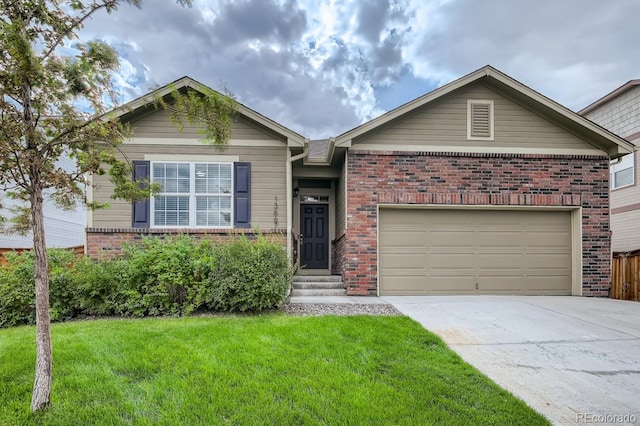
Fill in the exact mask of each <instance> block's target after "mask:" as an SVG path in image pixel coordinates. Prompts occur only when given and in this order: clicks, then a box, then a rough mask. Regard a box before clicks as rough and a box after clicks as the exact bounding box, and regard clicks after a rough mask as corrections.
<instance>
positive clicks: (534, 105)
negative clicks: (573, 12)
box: [335, 65, 634, 158]
mask: <svg viewBox="0 0 640 426" xmlns="http://www.w3.org/2000/svg"><path fill="white" fill-rule="evenodd" d="M479 81H482V82H483V83H484V84H486V85H487V86H489V87H490V88H491V89H492V90H495V91H496V92H498V93H500V94H503V95H505V96H506V97H508V98H509V99H511V100H513V101H516V102H518V103H519V104H521V105H523V106H525V107H527V108H528V109H530V110H532V111H536V112H538V113H539V114H540V115H542V116H544V117H546V118H547V119H549V120H552V121H553V122H555V123H556V124H557V125H559V126H561V127H563V128H565V129H566V130H568V131H570V132H572V133H573V134H575V135H576V136H578V137H581V138H583V139H584V140H586V141H587V142H589V143H591V144H592V145H594V146H596V147H598V148H599V149H602V150H604V151H605V152H607V153H608V154H609V156H611V157H612V158H617V157H620V156H622V155H625V154H628V153H631V152H633V148H634V146H633V145H632V144H630V143H629V142H627V141H626V140H624V139H622V138H621V137H619V136H617V135H615V134H613V133H611V132H609V131H608V130H606V129H605V128H603V127H601V126H599V125H597V124H595V123H593V122H591V121H590V120H588V119H586V118H584V117H582V116H580V115H578V114H576V113H575V112H573V111H571V110H570V109H568V108H566V107H564V106H562V105H560V104H559V103H557V102H555V101H553V100H551V99H549V98H547V97H546V96H544V95H542V94H540V93H538V92H536V91H535V90H533V89H531V88H529V87H527V86H525V85H524V84H522V83H520V82H518V81H516V80H514V79H513V78H511V77H509V76H508V75H506V74H504V73H502V72H500V71H498V70H497V69H495V68H493V67H491V66H490V65H487V66H484V67H482V68H480V69H478V70H477V71H474V72H472V73H471V74H467V75H466V76H464V77H461V78H459V79H458V80H455V81H453V82H452V83H449V84H446V85H444V86H442V87H440V88H438V89H436V90H434V91H432V92H430V93H427V94H426V95H423V96H421V97H419V98H416V99H414V100H412V101H410V102H407V103H406V104H404V105H401V106H400V107H398V108H395V109H393V110H391V111H389V112H387V113H386V114H383V115H381V116H379V117H377V118H374V119H373V120H371V121H368V122H366V123H364V124H362V125H360V126H358V127H356V128H354V129H352V130H349V131H348V132H345V133H343V134H341V135H340V136H338V137H336V140H335V145H336V146H345V147H348V146H351V142H352V140H353V139H354V138H357V137H359V136H362V135H364V134H366V133H369V132H371V131H374V130H376V129H378V128H379V127H380V126H383V125H385V124H387V123H389V122H391V121H393V120H395V119H397V118H399V117H401V116H403V115H405V114H408V113H410V112H411V111H414V110H416V109H418V108H421V107H423V106H425V105H428V104H430V103H432V102H435V101H436V100H438V99H441V98H442V97H444V96H446V95H448V94H450V93H452V92H454V91H456V90H459V89H461V88H463V87H466V86H469V85H471V84H473V83H475V82H479Z"/></svg>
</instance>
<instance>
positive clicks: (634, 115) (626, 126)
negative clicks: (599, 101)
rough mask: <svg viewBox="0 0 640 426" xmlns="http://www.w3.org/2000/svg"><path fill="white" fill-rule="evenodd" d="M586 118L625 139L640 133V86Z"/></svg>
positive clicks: (587, 115)
mask: <svg viewBox="0 0 640 426" xmlns="http://www.w3.org/2000/svg"><path fill="white" fill-rule="evenodd" d="M585 117H587V118H588V119H589V120H591V121H593V122H595V123H598V124H599V125H601V126H602V127H604V128H605V129H608V130H610V131H612V132H613V133H616V134H618V135H620V136H622V137H623V138H624V137H627V136H629V135H633V134H634V133H638V132H640V86H635V87H632V88H631V89H629V90H627V91H626V92H624V93H623V94H621V95H619V96H617V97H616V98H614V99H612V100H610V101H609V102H607V103H606V104H604V105H601V106H599V107H598V108H596V109H595V110H593V111H591V112H589V113H587V114H585Z"/></svg>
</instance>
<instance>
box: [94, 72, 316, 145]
mask: <svg viewBox="0 0 640 426" xmlns="http://www.w3.org/2000/svg"><path fill="white" fill-rule="evenodd" d="M183 88H191V89H194V90H197V91H198V92H201V93H205V92H206V91H208V90H213V89H210V88H209V87H207V86H206V85H204V84H202V83H200V82H198V81H196V80H194V79H192V78H191V77H187V76H185V77H182V78H179V79H178V80H176V81H174V82H172V83H169V84H167V85H165V86H162V87H160V88H158V89H156V90H153V91H151V92H149V93H147V94H146V95H143V96H140V97H139V98H136V99H134V100H132V101H130V102H127V103H126V104H124V105H121V106H120V107H118V108H115V109H114V110H112V111H110V112H108V113H106V114H105V117H107V118H108V119H118V118H120V117H122V116H123V115H125V114H128V113H131V112H134V111H136V110H138V109H140V108H144V107H147V106H149V105H151V104H153V103H154V102H155V99H156V98H162V97H164V96H167V95H169V94H170V93H171V92H172V91H173V90H179V89H183ZM237 104H238V113H240V114H242V115H244V116H246V117H248V118H250V119H251V120H253V121H255V122H257V123H259V124H261V125H262V126H264V127H266V128H268V129H270V130H272V131H274V132H276V133H278V134H280V135H282V136H283V137H284V139H285V140H286V142H287V146H289V147H302V146H304V141H305V138H304V136H302V135H300V134H298V133H296V132H294V131H293V130H290V129H288V128H286V127H284V126H282V125H281V124H278V123H276V122H275V121H273V120H271V119H269V118H267V117H265V116H264V115H262V114H260V113H259V112H257V111H254V110H252V109H251V108H249V107H247V106H246V105H243V104H241V103H240V102H238V103H237Z"/></svg>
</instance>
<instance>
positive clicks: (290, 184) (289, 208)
mask: <svg viewBox="0 0 640 426" xmlns="http://www.w3.org/2000/svg"><path fill="white" fill-rule="evenodd" d="M308 154H309V139H305V141H304V150H303V151H302V154H298V155H296V156H293V157H292V156H291V150H290V149H287V257H288V258H289V259H291V257H292V255H293V253H292V250H293V247H292V246H291V237H292V235H291V232H292V230H293V167H292V163H293V162H294V161H298V160H300V159H302V158H305V157H306V156H307V155H308Z"/></svg>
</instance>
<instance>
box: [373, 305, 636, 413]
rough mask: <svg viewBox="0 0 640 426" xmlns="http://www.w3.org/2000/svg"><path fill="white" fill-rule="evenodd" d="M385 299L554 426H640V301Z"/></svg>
mask: <svg viewBox="0 0 640 426" xmlns="http://www.w3.org/2000/svg"><path fill="white" fill-rule="evenodd" d="M381 299H383V300H386V301H387V302H389V303H391V304H393V305H394V306H395V307H396V308H397V309H398V310H400V311H401V312H402V313H404V314H405V315H407V316H409V317H411V318H413V319H414V320H416V321H418V322H419V323H420V324H422V325H423V326H424V327H425V328H427V329H428V330H430V331H432V332H433V333H435V334H437V335H439V336H440V337H441V338H442V339H443V340H444V341H445V342H446V343H447V344H448V345H449V346H450V347H451V348H452V349H453V350H455V351H456V352H457V353H458V354H460V356H462V358H464V359H465V360H466V361H467V362H469V363H470V364H472V365H473V366H475V367H476V368H478V369H479V370H480V371H482V372H483V373H484V374H486V375H487V376H489V377H490V378H491V379H493V380H494V381H495V382H496V383H498V384H499V385H500V386H502V387H504V388H505V389H507V390H509V391H511V392H512V393H513V394H514V395H516V396H518V397H519V398H521V399H523V400H524V401H525V402H526V403H527V404H529V405H530V406H531V407H532V408H534V409H535V410H537V411H538V412H540V413H542V414H543V415H545V416H546V417H547V418H549V419H550V420H551V421H552V422H553V423H556V424H576V423H578V424H580V423H605V424H606V423H609V424H613V423H618V424H624V423H627V424H628V423H635V424H640V303H637V302H625V301H619V300H612V299H594V298H584V297H557V296H555V297H541V296H421V297H413V296H412V297H409V296H403V297H390V296H385V297H382V298H381ZM616 416H620V417H616ZM624 416H626V417H624Z"/></svg>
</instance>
